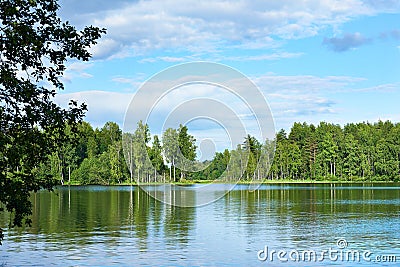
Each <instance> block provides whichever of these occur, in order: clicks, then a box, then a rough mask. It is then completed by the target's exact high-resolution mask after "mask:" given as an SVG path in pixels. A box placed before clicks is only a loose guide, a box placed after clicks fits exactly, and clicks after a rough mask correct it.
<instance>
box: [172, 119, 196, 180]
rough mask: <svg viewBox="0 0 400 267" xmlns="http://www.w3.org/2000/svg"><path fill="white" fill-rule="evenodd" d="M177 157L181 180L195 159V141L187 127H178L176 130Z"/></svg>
mask: <svg viewBox="0 0 400 267" xmlns="http://www.w3.org/2000/svg"><path fill="white" fill-rule="evenodd" d="M178 144H179V151H180V152H181V153H180V154H179V157H178V158H177V160H178V164H179V166H180V173H181V179H183V178H185V176H186V170H187V169H188V168H189V167H190V165H193V163H194V159H195V158H196V148H197V146H196V139H195V138H194V136H192V135H190V134H189V133H188V128H187V126H186V125H185V126H183V125H182V124H181V125H179V129H178Z"/></svg>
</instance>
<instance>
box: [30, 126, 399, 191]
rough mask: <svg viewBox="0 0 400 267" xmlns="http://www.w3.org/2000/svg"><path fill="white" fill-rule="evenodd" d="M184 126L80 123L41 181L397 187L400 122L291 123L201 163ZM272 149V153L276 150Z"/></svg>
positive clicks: (39, 170)
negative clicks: (156, 130) (159, 128)
mask: <svg viewBox="0 0 400 267" xmlns="http://www.w3.org/2000/svg"><path fill="white" fill-rule="evenodd" d="M188 131H189V129H188V128H187V127H186V126H182V125H180V127H179V128H178V129H171V128H170V129H167V130H166V131H165V132H164V133H163V134H162V136H158V135H153V136H152V135H151V133H150V130H149V127H148V125H146V124H143V123H142V122H138V124H137V128H136V131H135V132H134V133H122V130H121V129H120V127H119V126H118V124H116V123H114V122H107V123H106V124H105V125H104V126H103V127H102V128H96V129H93V127H92V126H91V125H90V124H89V123H87V122H81V123H80V124H79V126H78V130H77V131H76V132H68V128H67V135H70V136H71V137H73V138H71V140H73V141H69V142H65V143H64V145H63V146H62V147H60V148H59V149H58V151H57V152H55V153H53V154H51V155H48V160H47V162H46V163H44V164H42V165H40V166H39V167H38V168H37V175H39V176H40V175H46V174H49V173H50V174H52V175H53V177H54V179H58V180H59V181H60V183H62V184H64V183H70V184H104V185H110V184H121V183H136V182H140V183H155V182H157V183H162V182H186V181H199V180H218V181H221V182H232V181H238V180H242V181H251V180H253V181H254V180H257V181H262V180H316V181H399V180H400V124H399V123H396V124H394V123H392V122H390V121H386V122H383V121H379V122H377V123H356V124H354V123H350V124H347V125H345V126H344V127H341V126H340V125H337V124H331V123H326V122H321V123H320V124H319V125H317V126H315V125H313V124H307V123H294V124H293V126H292V128H291V130H290V132H289V133H286V132H285V131H284V130H280V131H279V132H278V133H277V134H276V138H275V140H263V141H261V140H257V139H256V138H254V137H252V136H250V135H248V136H246V137H243V143H242V144H238V145H237V147H236V149H234V150H231V151H229V150H228V149H225V151H223V152H217V153H216V154H215V156H214V158H213V159H212V160H208V161H204V162H199V161H198V160H196V143H195V142H196V140H195V138H194V137H193V136H192V135H190V134H189V132H188ZM274 149H275V153H273V152H274Z"/></svg>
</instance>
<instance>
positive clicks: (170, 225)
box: [0, 184, 400, 266]
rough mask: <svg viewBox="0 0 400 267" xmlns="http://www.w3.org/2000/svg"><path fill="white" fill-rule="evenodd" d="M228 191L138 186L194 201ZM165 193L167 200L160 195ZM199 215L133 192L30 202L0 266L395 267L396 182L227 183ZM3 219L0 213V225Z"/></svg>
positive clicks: (62, 193)
mask: <svg viewBox="0 0 400 267" xmlns="http://www.w3.org/2000/svg"><path fill="white" fill-rule="evenodd" d="M204 188H206V189H207V190H205V191H207V194H209V195H214V196H219V194H220V193H221V192H223V193H225V192H226V191H227V190H228V189H230V185H224V184H214V185H208V186H207V187H204V186H203V185H193V186H185V187H176V188H174V189H173V190H172V191H171V188H170V187H166V186H148V187H146V188H145V189H146V190H150V191H152V192H156V194H158V195H159V196H161V198H160V199H162V198H168V199H170V200H171V199H172V202H174V203H198V202H197V198H198V194H197V191H199V190H201V189H204ZM168 190H169V192H167V191H168ZM221 196H222V197H221V198H220V199H218V200H217V201H214V202H211V203H210V204H204V205H202V206H201V207H177V206H171V205H168V204H164V203H162V202H160V201H158V200H155V199H154V198H153V197H151V196H150V195H149V194H147V193H146V192H145V191H143V190H142V188H140V187H137V186H133V187H131V186H70V187H68V186H65V187H58V188H56V190H55V192H47V191H41V192H38V193H35V194H33V195H32V202H33V215H32V217H31V218H32V221H33V223H32V226H31V227H29V228H28V227H26V228H19V229H11V230H6V231H5V240H4V242H3V243H4V244H3V246H0V266H2V265H3V266H32V265H34V266H294V265H296V266H321V265H338V266H342V265H347V266H354V265H370V266H377V265H381V266H396V263H394V262H393V261H395V260H397V265H398V264H399V262H400V184H274V185H272V184H271V185H269V184H267V185H262V186H261V187H260V188H258V189H257V190H255V191H253V190H249V188H248V186H247V185H237V186H235V187H234V188H233V189H232V190H231V191H229V192H227V193H226V194H225V195H224V194H221ZM9 219H10V217H9V214H6V213H2V214H0V225H2V227H6V226H7V223H8V222H9Z"/></svg>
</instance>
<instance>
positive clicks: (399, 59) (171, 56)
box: [57, 0, 400, 136]
mask: <svg viewBox="0 0 400 267" xmlns="http://www.w3.org/2000/svg"><path fill="white" fill-rule="evenodd" d="M60 4H61V10H60V15H61V16H62V18H63V19H65V20H69V21H70V22H71V23H72V24H74V25H76V26H77V27H78V28H80V27H82V26H83V25H90V24H92V25H96V26H100V27H105V28H107V35H105V36H104V37H103V38H102V39H101V41H100V42H99V44H98V45H97V46H96V47H94V48H93V49H92V53H93V60H92V61H91V62H90V63H76V62H69V67H68V70H67V72H66V73H65V76H64V78H63V79H64V82H65V85H66V90H65V91H63V92H61V93H60V94H59V96H58V97H57V101H58V102H59V103H65V101H66V100H67V99H71V98H73V99H77V100H81V101H85V102H86V103H87V104H88V107H89V111H88V113H87V120H88V121H89V122H91V123H92V124H93V125H94V126H102V125H103V124H104V123H105V122H106V121H110V120H111V121H116V122H118V123H119V124H120V125H122V124H123V121H124V114H125V111H126V109H127V107H128V105H129V103H130V101H131V99H132V97H133V96H134V93H135V92H136V91H137V90H138V88H139V87H140V86H141V85H142V84H143V83H144V82H145V81H146V80H148V79H149V78H150V77H152V76H153V75H155V74H156V73H158V72H160V71H162V70H163V69H165V68H167V67H170V66H173V65H176V64H179V63H185V62H191V61H210V62H217V63H222V64H226V65H228V66H231V67H233V68H235V69H237V70H238V71H240V72H241V73H243V74H244V75H246V76H248V77H249V78H250V79H251V80H252V81H253V82H254V83H255V84H256V85H257V86H258V87H259V89H260V90H261V91H262V93H263V94H264V96H265V98H266V100H267V101H268V103H269V105H270V109H271V111H272V114H273V117H274V120H275V127H276V129H280V128H284V129H286V130H289V129H290V126H291V125H292V124H293V122H295V121H300V122H303V121H306V122H309V123H318V122H320V121H327V122H333V123H339V124H342V125H343V124H345V123H348V122H361V121H370V122H375V121H377V120H379V119H382V120H386V119H391V120H393V121H396V122H397V121H400V105H399V104H398V103H399V99H400V79H399V77H400V23H399V22H400V1H398V0H364V1H361V0H346V1H342V0H323V1H321V0H309V1H297V0H281V1H273V0H271V1H266V0H262V1H258V0H249V1H218V0H217V1H215V0H213V1H208V0H203V1H198V0H197V1H191V0H163V1H153V0H147V1H125V0H116V1H108V0H86V1H82V0H79V1H78V0H63V1H61V2H60ZM188 90H189V89H188ZM191 90H193V92H194V95H196V90H202V89H201V88H197V89H196V88H194V89H191ZM205 91H206V90H205ZM207 94H208V96H212V92H211V93H210V92H208V93H207ZM173 97H174V99H175V102H176V100H179V99H180V98H179V95H178V96H177V95H176V94H174V96H173ZM178 102H179V101H178ZM200 128H201V127H200ZM198 130H199V129H198ZM200 130H201V129H200ZM205 130H208V131H211V129H205ZM204 133H205V132H203V135H204ZM204 136H206V135H204Z"/></svg>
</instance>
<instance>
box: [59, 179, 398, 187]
mask: <svg viewBox="0 0 400 267" xmlns="http://www.w3.org/2000/svg"><path fill="white" fill-rule="evenodd" d="M198 184H237V185H255V184H261V185H269V184H270V185H275V184H400V182H395V181H329V180H322V181H316V180H263V181H261V182H258V181H257V182H253V181H237V182H234V181H214V180H193V181H183V182H172V183H160V182H150V183H136V182H133V183H120V184H80V183H68V182H67V183H64V184H63V185H59V186H86V185H98V186H154V185H177V186H191V185H198Z"/></svg>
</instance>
